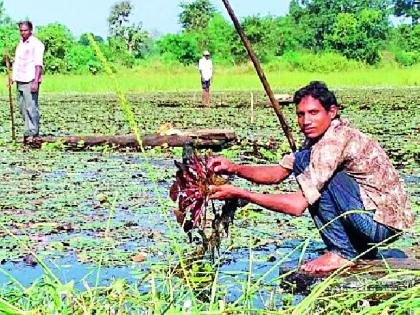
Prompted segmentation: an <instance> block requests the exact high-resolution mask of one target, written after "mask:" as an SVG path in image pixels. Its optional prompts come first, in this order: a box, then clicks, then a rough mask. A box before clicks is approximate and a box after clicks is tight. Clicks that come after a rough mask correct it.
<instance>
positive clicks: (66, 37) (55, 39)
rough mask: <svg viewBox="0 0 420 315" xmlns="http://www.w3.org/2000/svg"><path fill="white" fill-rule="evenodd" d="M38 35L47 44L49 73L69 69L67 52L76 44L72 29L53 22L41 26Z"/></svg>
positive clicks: (47, 69)
mask: <svg viewBox="0 0 420 315" xmlns="http://www.w3.org/2000/svg"><path fill="white" fill-rule="evenodd" d="M37 37H38V38H39V39H40V40H41V41H42V42H43V43H44V45H45V53H44V64H45V71H46V72H49V73H58V72H65V71H67V64H66V61H67V54H68V51H69V50H70V48H71V46H73V45H74V44H75V41H74V38H73V35H72V33H71V31H70V30H69V29H68V28H67V27H66V26H65V25H63V24H60V23H52V24H48V25H46V26H40V27H39V30H38V32H37Z"/></svg>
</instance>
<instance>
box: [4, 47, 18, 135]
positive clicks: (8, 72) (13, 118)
mask: <svg viewBox="0 0 420 315" xmlns="http://www.w3.org/2000/svg"><path fill="white" fill-rule="evenodd" d="M6 69H7V79H8V83H7V86H8V88H9V109H10V120H11V123H12V140H13V141H16V126H15V116H14V108H13V97H12V85H11V82H12V78H11V76H10V73H11V71H10V56H9V50H8V49H6Z"/></svg>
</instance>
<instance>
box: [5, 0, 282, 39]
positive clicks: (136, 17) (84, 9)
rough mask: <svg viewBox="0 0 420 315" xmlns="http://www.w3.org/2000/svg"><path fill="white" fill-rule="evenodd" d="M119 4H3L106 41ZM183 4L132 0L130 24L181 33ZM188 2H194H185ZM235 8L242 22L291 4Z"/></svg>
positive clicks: (251, 1) (31, 0)
mask: <svg viewBox="0 0 420 315" xmlns="http://www.w3.org/2000/svg"><path fill="white" fill-rule="evenodd" d="M116 2H118V1H117V0H4V8H5V10H6V14H7V15H9V16H10V17H11V18H12V19H13V20H16V21H19V20H22V19H25V18H29V19H30V20H31V21H32V22H33V23H34V26H35V28H36V26H37V25H46V24H48V23H53V22H60V23H62V24H64V25H66V26H67V27H68V28H69V29H70V30H71V31H72V32H73V34H74V35H76V36H79V35H80V34H82V33H85V32H92V33H94V34H95V35H100V36H102V37H106V36H107V34H108V25H107V18H108V15H109V11H110V8H111V6H112V5H113V4H114V3H116ZM180 2H181V1H180V0H131V3H132V4H133V5H134V11H133V13H132V15H131V17H130V21H131V22H136V23H137V22H142V23H143V27H144V28H145V29H146V30H148V31H153V32H155V31H158V32H159V33H176V32H178V31H179V30H180V25H179V24H178V14H179V13H180V8H179V3H180ZM186 2H191V0H190V1H186ZM211 2H212V3H213V4H214V5H215V6H216V8H217V9H218V10H219V12H222V13H223V14H224V15H225V16H226V17H227V14H226V9H225V8H224V6H223V3H222V1H221V0H211ZM229 2H230V4H231V6H232V8H233V9H234V10H235V13H236V15H237V16H238V17H239V18H240V17H243V16H248V15H257V14H260V15H267V14H271V15H275V16H283V15H285V14H286V13H287V12H288V8H289V3H290V0H258V1H257V0H230V1H229Z"/></svg>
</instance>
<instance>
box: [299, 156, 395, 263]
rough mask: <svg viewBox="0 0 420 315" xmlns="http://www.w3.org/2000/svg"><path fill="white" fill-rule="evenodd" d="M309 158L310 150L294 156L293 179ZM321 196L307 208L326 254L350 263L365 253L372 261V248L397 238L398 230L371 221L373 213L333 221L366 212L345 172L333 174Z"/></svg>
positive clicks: (302, 169)
mask: <svg viewBox="0 0 420 315" xmlns="http://www.w3.org/2000/svg"><path fill="white" fill-rule="evenodd" d="M310 155H311V152H310V149H304V150H301V151H299V152H297V153H296V154H295V163H294V165H293V172H294V174H295V175H296V176H297V175H299V174H301V173H302V172H303V171H304V170H305V168H306V167H307V166H308V165H309V161H310ZM320 193H321V197H320V199H319V200H318V201H317V202H316V203H315V204H313V205H311V206H309V212H310V213H311V216H312V218H313V220H314V222H315V225H316V227H317V229H318V230H319V233H320V234H321V237H322V240H323V241H324V243H325V245H326V246H327V248H328V250H329V251H331V252H335V253H336V254H338V255H340V256H342V257H344V258H346V259H349V260H351V259H353V258H355V257H356V256H359V255H360V254H361V253H364V252H366V254H364V255H363V258H374V257H376V254H377V250H376V248H374V249H372V246H374V244H375V243H379V242H382V241H384V240H389V241H393V240H395V239H396V238H397V236H398V235H399V234H398V232H399V231H397V230H395V229H392V228H389V227H387V226H385V225H383V224H381V223H378V222H376V221H375V220H373V211H372V212H368V213H351V214H347V215H344V216H342V217H340V218H339V219H336V218H337V217H339V216H340V215H343V214H344V213H346V212H347V211H351V210H364V209H365V208H364V206H363V201H362V199H361V197H360V190H359V185H358V184H357V182H356V181H355V180H354V179H353V178H352V177H351V176H349V175H347V174H346V173H345V172H343V171H340V172H336V173H335V174H334V175H333V176H332V178H331V179H330V180H329V182H327V183H326V184H325V186H324V187H323V189H322V190H321V192H320ZM334 219H335V220H334ZM329 222H330V223H329ZM327 224H328V225H327ZM387 242H388V241H387Z"/></svg>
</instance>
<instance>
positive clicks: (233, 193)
mask: <svg viewBox="0 0 420 315" xmlns="http://www.w3.org/2000/svg"><path fill="white" fill-rule="evenodd" d="M209 188H210V191H211V195H210V199H218V200H225V199H232V198H241V197H243V196H244V192H245V191H244V190H243V189H240V188H238V187H235V186H233V185H220V186H216V185H211V186H210V187H209Z"/></svg>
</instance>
